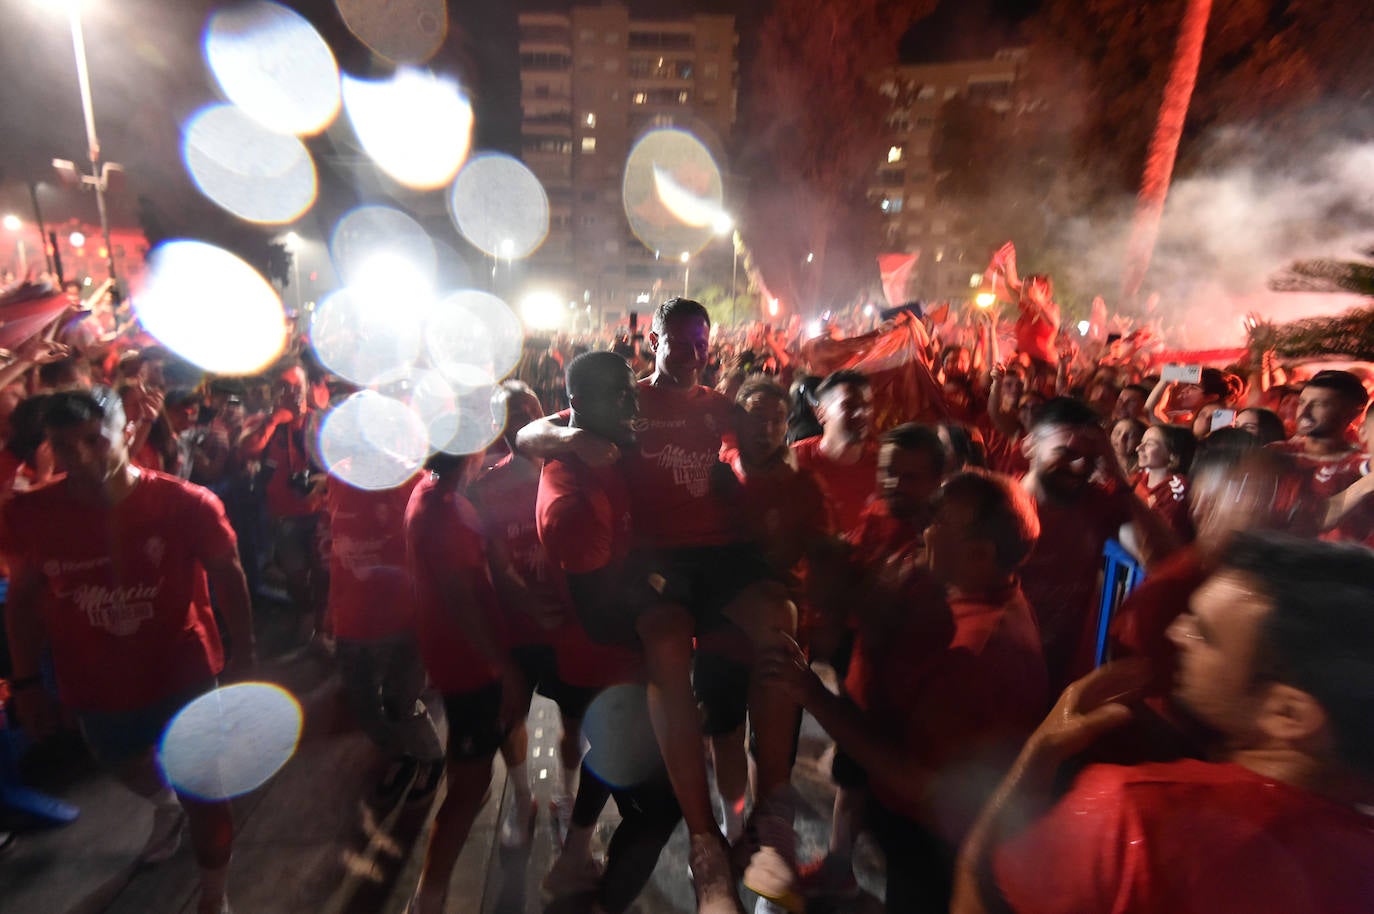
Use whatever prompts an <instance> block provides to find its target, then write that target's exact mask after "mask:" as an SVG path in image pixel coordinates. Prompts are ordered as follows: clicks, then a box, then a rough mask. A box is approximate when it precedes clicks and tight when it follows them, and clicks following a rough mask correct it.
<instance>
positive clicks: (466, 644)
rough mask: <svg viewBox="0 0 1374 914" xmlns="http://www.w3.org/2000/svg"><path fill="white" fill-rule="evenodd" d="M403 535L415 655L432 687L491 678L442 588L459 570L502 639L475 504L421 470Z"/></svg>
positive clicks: (454, 687) (463, 688) (472, 684)
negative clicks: (411, 593)
mask: <svg viewBox="0 0 1374 914" xmlns="http://www.w3.org/2000/svg"><path fill="white" fill-rule="evenodd" d="M405 541H406V568H407V569H408V570H409V572H410V579H411V586H412V587H413V588H414V594H415V617H416V628H417V634H418V636H419V642H420V657H421V659H422V660H423V661H424V664H425V669H426V670H427V671H428V672H429V678H430V680H431V681H432V682H433V683H434V686H435V688H437V689H439V690H440V691H441V692H445V693H449V694H453V693H460V692H471V691H473V690H475V689H479V688H481V687H483V686H485V685H489V684H490V683H492V682H495V681H496V676H495V673H494V672H493V670H492V668H491V666H492V665H491V662H490V661H489V660H488V659H487V658H485V657H483V656H482V654H481V653H480V652H479V651H478V650H477V649H476V648H475V647H473V646H472V643H471V641H470V640H469V638H468V636H467V635H466V634H464V632H463V628H462V626H461V625H460V623H459V621H458V612H459V610H458V609H457V608H455V607H453V606H450V605H448V602H447V599H446V596H445V594H444V593H443V589H442V588H443V581H444V578H445V577H447V576H449V575H453V574H459V575H461V576H462V577H463V579H464V581H465V582H466V583H467V586H468V589H469V591H470V593H471V596H472V598H473V599H474V600H475V601H476V603H477V606H476V607H475V609H476V610H477V611H478V612H481V613H483V614H484V615H485V617H486V619H487V621H488V624H489V625H490V626H491V628H492V629H493V631H495V632H496V635H497V637H498V638H500V639H501V640H502V641H503V642H504V639H505V629H504V627H503V620H502V614H501V609H500V607H499V606H498V605H497V602H496V591H495V589H494V588H493V587H492V584H491V572H490V570H489V569H488V568H487V552H486V547H485V546H484V545H483V543H482V521H481V519H480V518H478V516H477V511H476V509H475V508H473V507H472V503H471V502H469V501H468V500H467V499H466V498H464V497H463V496H462V495H460V494H458V493H457V492H453V491H449V490H447V489H445V488H441V487H440V486H439V485H438V483H437V481H436V477H434V476H430V475H424V476H422V477H421V478H420V482H419V484H418V485H416V486H415V490H414V491H413V492H412V493H411V495H410V503H409V504H408V505H407V506H406V514H405Z"/></svg>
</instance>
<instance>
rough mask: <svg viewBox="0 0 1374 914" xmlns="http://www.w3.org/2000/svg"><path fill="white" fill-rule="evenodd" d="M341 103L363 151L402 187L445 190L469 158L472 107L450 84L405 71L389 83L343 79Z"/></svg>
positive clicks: (349, 77)
mask: <svg viewBox="0 0 1374 914" xmlns="http://www.w3.org/2000/svg"><path fill="white" fill-rule="evenodd" d="M343 103H344V111H346V112H347V113H348V119H349V121H350V122H351V123H352V124H353V132H354V133H356V134H357V136H358V142H360V143H361V144H362V146H363V150H364V151H365V152H367V154H368V155H369V156H370V157H371V158H372V161H373V162H375V163H376V164H377V167H378V168H380V169H381V170H382V171H384V172H386V173H387V174H388V175H390V176H391V177H392V178H393V179H395V180H396V181H398V182H400V183H401V184H404V185H405V186H406V187H410V188H414V189H416V190H433V189H434V188H437V187H443V186H444V185H445V184H447V183H448V182H449V181H451V180H453V176H454V175H455V174H456V173H457V172H458V169H459V167H460V166H462V164H463V161H464V160H465V159H466V158H467V155H468V144H469V143H470V142H471V140H472V105H471V104H470V103H469V102H468V97H467V95H466V94H465V93H464V92H463V91H462V89H460V88H459V86H458V84H457V83H456V82H454V81H453V80H452V79H448V78H445V77H442V76H435V75H433V74H430V73H425V72H423V71H420V70H414V69H409V68H403V69H400V70H398V71H396V74H395V75H394V76H392V77H391V78H390V79H387V80H362V79H354V78H353V77H351V76H347V75H345V76H344V77H343Z"/></svg>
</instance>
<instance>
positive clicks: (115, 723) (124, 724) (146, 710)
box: [76, 679, 216, 769]
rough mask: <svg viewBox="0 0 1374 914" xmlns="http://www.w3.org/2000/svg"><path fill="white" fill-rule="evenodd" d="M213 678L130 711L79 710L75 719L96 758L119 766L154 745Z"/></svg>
mask: <svg viewBox="0 0 1374 914" xmlns="http://www.w3.org/2000/svg"><path fill="white" fill-rule="evenodd" d="M215 685H216V681H215V680H214V679H209V680H206V681H205V682H202V683H200V684H198V685H196V686H193V687H192V688H189V689H186V690H185V691H182V692H178V693H176V694H175V695H169V696H168V697H166V698H164V699H162V700H161V701H158V702H155V703H153V704H151V705H147V706H145V707H142V708H135V709H134V710H132V711H79V712H77V715H76V719H77V723H78V724H80V726H81V735H82V736H83V737H85V739H86V745H87V746H88V747H89V748H90V750H91V755H92V756H94V757H95V760H96V761H97V762H99V763H100V764H101V765H103V766H104V767H106V768H112V769H113V768H120V767H122V766H123V765H125V764H126V763H128V762H131V761H133V760H134V759H137V758H138V757H139V756H141V755H143V754H144V753H146V752H147V751H148V750H149V749H153V748H155V747H156V746H157V744H158V743H159V742H161V740H162V734H163V732H164V731H165V730H166V729H167V725H168V724H169V723H171V722H172V718H174V717H176V716H177V713H178V712H179V711H181V709H182V708H184V707H186V706H187V705H188V704H190V703H191V702H192V701H193V700H194V699H196V698H199V697H200V696H201V695H204V694H205V693H206V692H209V691H210V690H211V689H213V688H215Z"/></svg>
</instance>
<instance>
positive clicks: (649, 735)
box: [582, 683, 663, 787]
mask: <svg viewBox="0 0 1374 914" xmlns="http://www.w3.org/2000/svg"><path fill="white" fill-rule="evenodd" d="M582 736H583V737H584V738H585V739H586V740H587V743H588V746H589V747H590V748H589V749H588V750H587V755H586V757H585V758H584V759H583V763H584V764H585V765H586V766H587V768H588V770H590V771H592V772H593V773H594V774H595V775H596V776H597V777H599V778H601V780H603V781H605V782H606V783H607V784H610V785H611V786H612V787H629V786H632V785H634V784H642V783H644V782H645V781H648V780H649V779H650V778H653V777H655V776H657V775H658V774H659V773H660V772H662V770H663V761H662V756H661V755H660V754H659V750H658V743H657V741H656V740H655V739H654V728H653V724H652V722H651V721H650V719H649V701H648V693H647V692H646V690H645V688H644V686H642V685H639V684H635V683H624V684H622V685H616V686H611V687H610V688H609V689H605V690H604V691H602V692H601V693H599V694H598V695H597V696H596V697H595V698H593V699H592V703H591V704H590V705H588V706H587V713H586V714H585V715H584V716H583V718H582Z"/></svg>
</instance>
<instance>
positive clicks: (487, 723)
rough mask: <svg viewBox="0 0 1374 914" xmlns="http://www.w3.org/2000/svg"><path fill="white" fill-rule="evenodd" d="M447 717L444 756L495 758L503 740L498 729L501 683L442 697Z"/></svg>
mask: <svg viewBox="0 0 1374 914" xmlns="http://www.w3.org/2000/svg"><path fill="white" fill-rule="evenodd" d="M444 716H445V717H447V718H448V757H449V758H451V759H480V758H485V757H487V756H490V755H495V754H496V750H498V749H500V748H501V744H502V743H503V742H505V741H506V733H507V731H506V729H505V728H504V727H502V726H501V683H499V682H493V683H491V684H490V685H485V686H482V687H481V688H480V689H475V690H473V691H471V692H451V693H447V694H445V695H444Z"/></svg>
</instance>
